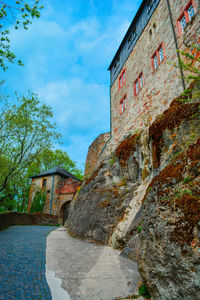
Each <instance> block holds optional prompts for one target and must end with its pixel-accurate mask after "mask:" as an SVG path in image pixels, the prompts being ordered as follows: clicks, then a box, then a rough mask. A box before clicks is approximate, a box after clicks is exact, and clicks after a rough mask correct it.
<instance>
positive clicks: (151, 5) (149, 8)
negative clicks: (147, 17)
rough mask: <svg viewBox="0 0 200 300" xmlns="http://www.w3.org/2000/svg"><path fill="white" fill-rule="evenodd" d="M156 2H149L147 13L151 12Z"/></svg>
mask: <svg viewBox="0 0 200 300" xmlns="http://www.w3.org/2000/svg"><path fill="white" fill-rule="evenodd" d="M154 1H155V0H149V2H148V4H147V11H148V13H149V12H150V11H151V9H152V7H153V4H154Z"/></svg>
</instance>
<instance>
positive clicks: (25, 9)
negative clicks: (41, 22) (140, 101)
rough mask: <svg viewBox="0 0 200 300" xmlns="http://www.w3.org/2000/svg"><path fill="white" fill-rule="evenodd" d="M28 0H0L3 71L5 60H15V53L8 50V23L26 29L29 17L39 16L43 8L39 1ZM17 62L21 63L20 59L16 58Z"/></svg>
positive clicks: (0, 42) (0, 52) (29, 22)
mask: <svg viewBox="0 0 200 300" xmlns="http://www.w3.org/2000/svg"><path fill="white" fill-rule="evenodd" d="M29 2H32V3H31V4H29V3H25V2H24V1H23V0H11V1H9V0H4V1H0V67H1V68H2V69H3V70H4V71H5V70H6V69H7V68H8V67H7V64H6V62H11V63H14V62H15V54H14V53H12V52H11V51H10V40H9V38H8V37H9V30H8V29H7V27H8V24H9V25H10V24H11V25H13V26H14V28H15V29H16V30H17V29H25V30H27V29H28V26H29V25H30V24H31V19H33V18H39V17H40V11H41V9H42V8H43V6H41V5H40V4H39V3H40V1H39V0H33V1H29ZM18 64H19V65H20V66H22V65H23V63H22V61H21V60H18Z"/></svg>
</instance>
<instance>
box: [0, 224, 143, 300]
mask: <svg viewBox="0 0 200 300" xmlns="http://www.w3.org/2000/svg"><path fill="white" fill-rule="evenodd" d="M56 228H57V229H56ZM54 229H56V230H54ZM52 230H53V231H52ZM49 233H50V234H49ZM48 234H49V235H48ZM47 235H48V237H47ZM46 237H47V242H46ZM46 245H47V248H46ZM45 249H46V257H45ZM45 264H46V269H45ZM138 281H140V278H139V274H138V272H137V266H136V264H135V263H134V262H132V261H130V260H127V259H125V258H123V257H121V256H120V255H119V251H117V250H113V249H112V248H110V247H103V246H98V245H94V244H91V243H87V242H84V241H81V240H78V239H73V238H71V237H70V236H69V235H68V234H67V232H66V230H65V228H64V227H61V228H58V227H52V226H12V227H9V228H8V229H6V230H4V231H0V300H50V299H51V300H113V299H115V300H116V299H119V298H120V299H121V298H123V299H125V297H127V296H128V295H132V294H136V291H135V290H136V288H137V283H138ZM47 283H48V284H47Z"/></svg>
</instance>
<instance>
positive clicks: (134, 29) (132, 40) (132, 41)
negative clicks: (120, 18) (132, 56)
mask: <svg viewBox="0 0 200 300" xmlns="http://www.w3.org/2000/svg"><path fill="white" fill-rule="evenodd" d="M136 37H137V33H136V27H134V28H133V30H132V31H131V33H130V35H129V38H128V49H129V48H130V47H131V46H132V44H133V43H134V41H135V39H136Z"/></svg>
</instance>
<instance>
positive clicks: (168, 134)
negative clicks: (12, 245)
mask: <svg viewBox="0 0 200 300" xmlns="http://www.w3.org/2000/svg"><path fill="white" fill-rule="evenodd" d="M199 111H200V104H199V102H198V101H197V99H196V100H194V101H193V102H189V103H188V102H184V98H182V97H180V98H179V99H176V100H174V101H173V102H172V103H171V105H170V107H169V108H168V109H167V110H166V111H165V112H164V113H163V114H162V115H161V116H159V117H158V118H157V119H156V121H155V122H154V123H153V124H152V125H151V127H150V128H149V129H148V130H144V131H141V132H135V133H134V134H133V135H132V136H130V137H127V138H125V139H124V141H123V142H122V143H121V144H120V145H118V147H117V148H116V149H115V151H114V152H113V153H111V154H110V156H109V157H106V159H104V160H103V161H102V162H101V163H100V164H98V167H97V168H96V169H95V170H94V171H93V173H92V175H91V176H90V178H89V179H87V180H85V181H84V183H83V185H82V187H81V190H80V191H79V194H77V195H76V197H75V199H74V200H73V201H72V204H71V207H70V212H69V217H68V219H67V222H66V224H65V226H66V227H67V228H68V230H69V232H70V233H71V235H73V236H76V237H79V238H82V239H87V240H90V241H94V242H98V243H102V244H110V245H112V246H113V247H115V248H118V249H122V253H123V254H124V255H126V256H128V257H129V258H131V259H134V260H136V261H137V262H138V266H139V271H140V273H141V275H142V277H143V280H144V282H145V283H146V284H147V285H148V287H149V290H150V292H151V294H152V296H153V299H157V300H165V299H166V300H169V299H173V300H176V299H195V300H197V299H199V297H200V290H199V286H200V223H199V220H200V198H199V196H200V190H199V167H200V163H199V158H200V142H199V138H200V112H199Z"/></svg>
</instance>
